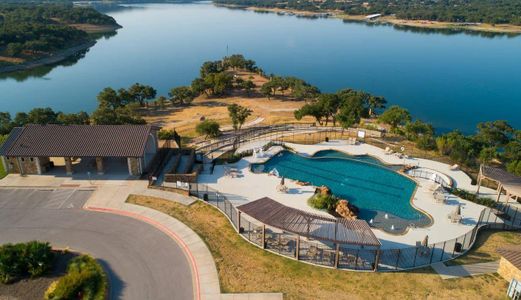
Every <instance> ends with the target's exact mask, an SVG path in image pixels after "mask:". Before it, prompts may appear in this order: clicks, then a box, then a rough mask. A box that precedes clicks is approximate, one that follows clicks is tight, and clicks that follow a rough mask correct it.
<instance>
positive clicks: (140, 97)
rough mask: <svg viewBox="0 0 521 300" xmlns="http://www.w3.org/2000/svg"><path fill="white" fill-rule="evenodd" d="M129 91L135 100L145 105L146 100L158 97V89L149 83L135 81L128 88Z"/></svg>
mask: <svg viewBox="0 0 521 300" xmlns="http://www.w3.org/2000/svg"><path fill="white" fill-rule="evenodd" d="M128 93H129V94H130V96H131V97H132V99H133V100H134V101H136V102H138V103H139V105H141V106H144V105H145V101H146V100H150V99H154V98H155V97H156V94H157V91H156V90H155V89H154V88H153V87H151V86H149V85H142V84H140V83H135V84H133V85H132V86H131V87H130V88H129V89H128Z"/></svg>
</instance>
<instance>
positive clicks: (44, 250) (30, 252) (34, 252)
mask: <svg viewBox="0 0 521 300" xmlns="http://www.w3.org/2000/svg"><path fill="white" fill-rule="evenodd" d="M53 261H54V254H53V253H52V249H51V246H50V245H49V243H42V242H37V241H32V242H28V243H18V244H6V245H3V246H1V247H0V281H1V282H3V283H10V282H13V281H15V280H17V279H20V278H23V277H27V276H31V277H38V276H41V275H43V274H44V273H45V272H47V271H48V270H49V269H50V268H51V267H52V264H53Z"/></svg>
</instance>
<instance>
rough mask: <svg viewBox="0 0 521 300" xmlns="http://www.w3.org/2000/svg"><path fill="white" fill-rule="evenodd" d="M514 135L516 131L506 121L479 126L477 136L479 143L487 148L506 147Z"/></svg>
mask: <svg viewBox="0 0 521 300" xmlns="http://www.w3.org/2000/svg"><path fill="white" fill-rule="evenodd" d="M513 134H514V129H513V128H512V126H510V124H508V123H507V122H506V121H503V120H498V121H493V122H484V123H479V124H478V132H477V134H476V136H475V138H476V140H477V141H478V142H481V143H483V144H484V145H485V146H490V147H492V146H495V147H501V146H504V145H506V144H507V143H508V142H509V141H510V139H511V137H512V136H513Z"/></svg>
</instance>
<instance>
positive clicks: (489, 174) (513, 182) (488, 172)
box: [476, 165, 521, 203]
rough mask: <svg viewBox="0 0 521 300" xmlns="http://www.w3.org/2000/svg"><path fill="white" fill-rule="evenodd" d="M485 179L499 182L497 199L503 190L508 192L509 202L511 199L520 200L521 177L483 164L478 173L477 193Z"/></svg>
mask: <svg viewBox="0 0 521 300" xmlns="http://www.w3.org/2000/svg"><path fill="white" fill-rule="evenodd" d="M484 179H487V180H490V181H493V182H495V183H497V185H498V187H497V197H496V201H499V199H500V197H501V194H502V193H503V192H504V193H505V194H506V202H507V203H508V202H509V201H510V200H514V201H519V200H520V199H521V177H518V176H515V175H513V174H510V173H508V172H507V171H505V170H503V169H499V168H494V167H489V166H485V165H481V166H480V168H479V174H478V190H477V192H476V193H477V194H479V189H480V188H481V184H482V181H483V180H484Z"/></svg>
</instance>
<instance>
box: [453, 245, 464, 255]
mask: <svg viewBox="0 0 521 300" xmlns="http://www.w3.org/2000/svg"><path fill="white" fill-rule="evenodd" d="M461 250H463V245H462V244H461V243H456V244H454V252H458V253H459V252H461Z"/></svg>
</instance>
